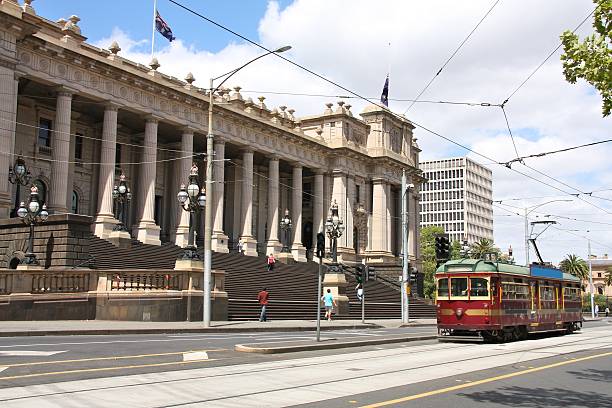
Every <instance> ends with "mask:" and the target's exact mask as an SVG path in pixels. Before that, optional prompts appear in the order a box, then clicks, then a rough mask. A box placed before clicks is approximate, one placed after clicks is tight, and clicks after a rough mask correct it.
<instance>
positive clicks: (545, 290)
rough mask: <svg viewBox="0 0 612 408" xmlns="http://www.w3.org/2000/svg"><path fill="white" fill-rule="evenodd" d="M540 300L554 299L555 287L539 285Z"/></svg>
mask: <svg viewBox="0 0 612 408" xmlns="http://www.w3.org/2000/svg"><path fill="white" fill-rule="evenodd" d="M540 300H541V301H554V300H555V288H553V287H550V286H540Z"/></svg>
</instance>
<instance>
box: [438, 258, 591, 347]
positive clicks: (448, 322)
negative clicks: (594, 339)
mask: <svg viewBox="0 0 612 408" xmlns="http://www.w3.org/2000/svg"><path fill="white" fill-rule="evenodd" d="M435 280H436V306H437V322H438V339H439V340H441V341H445V340H447V341H461V340H465V341H511V340H522V339H525V338H527V336H528V334H529V333H539V332H548V331H556V332H566V333H572V332H573V331H574V330H579V329H580V328H581V327H582V300H581V287H580V280H579V279H578V278H576V277H574V276H572V275H570V274H567V273H564V272H563V271H561V270H560V269H556V268H552V267H547V266H541V265H531V266H530V267H525V266H519V265H512V264H507V263H502V262H491V261H485V260H482V259H458V260H452V261H448V262H446V263H445V264H443V265H441V266H440V267H439V268H438V269H437V271H436V274H435Z"/></svg>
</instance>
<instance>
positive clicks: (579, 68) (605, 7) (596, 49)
mask: <svg viewBox="0 0 612 408" xmlns="http://www.w3.org/2000/svg"><path fill="white" fill-rule="evenodd" d="M593 3H595V4H596V5H597V8H596V9H595V13H594V15H593V28H594V29H595V32H594V33H593V34H591V35H590V36H588V37H586V38H585V39H584V41H582V42H580V40H579V38H578V36H577V35H576V34H574V33H572V32H571V31H569V30H566V31H565V32H564V33H563V34H561V43H562V44H563V50H564V51H565V52H564V53H563V54H562V55H561V61H563V75H565V79H566V80H567V81H568V82H569V83H570V84H575V83H576V81H577V80H578V79H580V78H582V79H584V80H585V81H587V82H588V83H590V84H591V85H593V86H594V87H595V88H596V89H597V90H598V91H599V93H600V95H601V98H602V100H603V106H602V111H603V116H608V115H609V114H610V111H611V110H612V49H611V48H610V45H611V44H612V0H593Z"/></svg>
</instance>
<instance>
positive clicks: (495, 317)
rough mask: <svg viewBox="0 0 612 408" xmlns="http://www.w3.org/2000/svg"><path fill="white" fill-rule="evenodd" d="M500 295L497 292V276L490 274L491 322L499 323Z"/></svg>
mask: <svg viewBox="0 0 612 408" xmlns="http://www.w3.org/2000/svg"><path fill="white" fill-rule="evenodd" d="M501 306H502V305H501V297H500V292H499V278H498V277H495V276H491V304H490V305H489V316H490V318H491V324H500V323H501V322H500V319H501Z"/></svg>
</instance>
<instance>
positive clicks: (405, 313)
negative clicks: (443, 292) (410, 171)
mask: <svg viewBox="0 0 612 408" xmlns="http://www.w3.org/2000/svg"><path fill="white" fill-rule="evenodd" d="M412 188H414V185H413V184H408V181H407V178H406V169H402V289H401V292H402V293H401V302H402V323H410V298H409V297H408V287H409V286H410V270H409V267H410V265H409V260H408V205H407V202H406V193H408V191H409V190H410V189H412Z"/></svg>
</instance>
